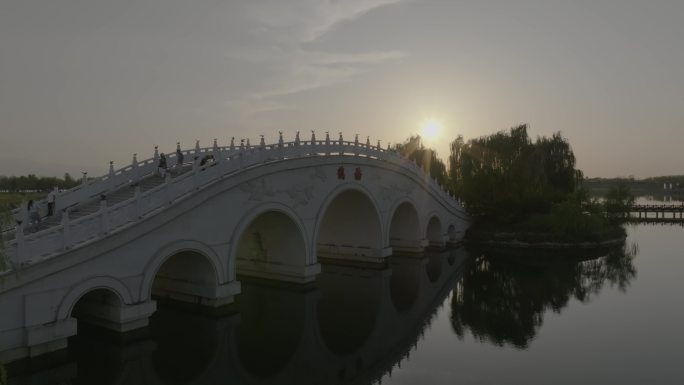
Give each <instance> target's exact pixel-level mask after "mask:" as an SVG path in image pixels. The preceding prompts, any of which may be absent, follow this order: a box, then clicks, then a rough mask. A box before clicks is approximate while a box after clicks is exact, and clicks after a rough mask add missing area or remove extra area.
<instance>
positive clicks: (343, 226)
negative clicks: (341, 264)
mask: <svg viewBox="0 0 684 385" xmlns="http://www.w3.org/2000/svg"><path fill="white" fill-rule="evenodd" d="M379 207H380V206H379V205H378V203H377V201H376V200H375V198H374V197H373V194H371V192H370V191H369V190H368V189H366V188H365V187H364V186H362V185H360V184H357V183H345V184H343V185H340V186H339V187H337V188H335V189H334V190H333V191H332V192H331V193H329V194H328V196H327V197H326V199H325V200H324V201H323V204H322V205H321V207H320V209H319V211H318V214H317V216H316V228H315V231H314V237H313V239H312V250H315V253H314V254H315V257H316V258H317V257H318V256H320V255H321V254H325V256H335V255H357V256H359V255H360V256H369V257H376V256H381V254H382V253H383V251H382V250H383V249H384V248H385V246H386V244H385V242H384V241H385V239H386V238H385V236H384V234H385V229H384V225H383V221H382V215H381V214H380V211H379V209H378V208H379ZM382 256H383V257H384V255H382Z"/></svg>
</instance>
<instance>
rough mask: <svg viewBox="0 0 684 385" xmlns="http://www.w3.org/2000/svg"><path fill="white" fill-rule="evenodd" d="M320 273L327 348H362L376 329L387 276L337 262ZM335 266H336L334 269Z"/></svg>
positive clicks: (321, 324) (346, 351)
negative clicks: (383, 276)
mask: <svg viewBox="0 0 684 385" xmlns="http://www.w3.org/2000/svg"><path fill="white" fill-rule="evenodd" d="M330 269H331V270H330V271H326V274H322V275H320V276H319V277H318V279H317V283H318V286H319V288H320V289H321V298H320V300H319V302H318V306H317V307H316V312H317V319H318V330H319V333H320V336H321V339H322V341H323V344H324V345H325V346H326V347H327V349H328V350H329V351H330V352H331V353H333V354H335V355H338V356H349V355H351V354H354V353H356V352H359V351H360V350H361V349H363V347H364V346H365V345H366V344H367V342H368V341H369V340H370V338H371V337H372V335H373V333H374V332H376V330H377V325H378V318H379V317H380V314H379V313H380V307H381V304H382V300H383V287H382V285H384V284H385V281H384V280H379V279H377V278H378V275H382V274H383V273H382V272H380V271H374V272H373V273H369V272H368V271H363V270H359V269H355V268H351V267H342V266H335V267H334V268H333V267H330ZM332 269H334V270H332Z"/></svg>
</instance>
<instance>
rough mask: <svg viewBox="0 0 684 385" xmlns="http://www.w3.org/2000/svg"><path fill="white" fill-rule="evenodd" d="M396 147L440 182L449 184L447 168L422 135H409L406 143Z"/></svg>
mask: <svg viewBox="0 0 684 385" xmlns="http://www.w3.org/2000/svg"><path fill="white" fill-rule="evenodd" d="M395 149H396V150H397V151H398V152H399V153H400V154H401V155H402V156H404V157H407V158H409V159H410V160H412V161H415V162H416V164H417V165H418V166H420V167H421V168H422V169H423V170H424V171H425V172H426V173H428V174H429V175H430V176H432V177H433V178H435V179H436V180H437V182H439V184H441V185H442V186H446V185H447V184H448V174H447V168H446V165H445V164H444V162H442V160H441V159H439V158H438V157H437V152H435V150H433V149H431V148H427V147H425V146H424V145H423V141H422V139H421V137H420V135H415V136H411V137H409V138H408V139H407V140H406V141H405V142H404V143H402V144H397V145H396V146H395Z"/></svg>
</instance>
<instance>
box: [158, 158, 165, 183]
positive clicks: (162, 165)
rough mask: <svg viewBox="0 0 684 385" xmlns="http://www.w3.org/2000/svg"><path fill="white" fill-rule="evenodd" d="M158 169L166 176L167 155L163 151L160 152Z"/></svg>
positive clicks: (163, 176) (160, 173)
mask: <svg viewBox="0 0 684 385" xmlns="http://www.w3.org/2000/svg"><path fill="white" fill-rule="evenodd" d="M157 171H159V176H160V177H162V178H165V177H166V155H164V153H163V152H162V153H161V154H159V165H158V166H157Z"/></svg>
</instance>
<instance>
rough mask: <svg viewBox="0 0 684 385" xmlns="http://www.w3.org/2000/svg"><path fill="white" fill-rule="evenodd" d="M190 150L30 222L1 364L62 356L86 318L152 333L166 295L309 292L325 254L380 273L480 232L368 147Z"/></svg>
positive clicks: (61, 200)
mask: <svg viewBox="0 0 684 385" xmlns="http://www.w3.org/2000/svg"><path fill="white" fill-rule="evenodd" d="M178 153H182V154H184V155H183V157H182V158H183V160H182V161H180V164H179V165H178V166H177V168H176V169H174V170H173V171H172V172H170V173H167V174H166V176H165V177H164V178H161V177H160V176H159V175H157V174H156V170H157V164H158V159H159V158H160V156H161V155H160V154H158V153H157V152H155V154H154V157H153V158H150V159H148V160H145V161H142V162H138V161H137V160H136V159H135V158H134V162H133V163H132V164H131V166H128V167H125V168H123V169H121V170H118V171H116V170H114V169H113V167H112V169H111V170H110V173H109V174H108V175H105V176H103V177H101V178H97V179H94V180H89V181H85V180H84V183H83V184H82V185H81V186H79V187H77V188H74V189H72V190H69V191H66V192H64V193H61V194H59V196H58V197H57V207H56V209H57V212H59V213H60V214H59V216H58V217H56V218H54V219H51V220H49V221H46V222H45V223H44V225H42V226H41V227H40V228H38V229H35V230H36V231H29V229H28V228H27V225H26V223H27V221H26V218H23V219H24V220H23V221H21V223H20V224H19V225H18V226H17V228H16V229H15V231H14V234H15V235H14V237H12V239H11V240H10V241H9V243H8V251H9V256H10V259H11V267H12V268H11V269H10V270H7V271H1V272H0V309H2V313H3V316H2V317H0V360H3V361H5V362H8V361H13V360H16V359H20V358H24V357H36V356H39V355H41V354H44V353H47V352H51V351H55V350H59V349H63V348H65V347H66V346H67V338H69V337H71V336H73V335H74V334H76V332H77V323H82V324H83V323H89V324H91V325H96V326H98V327H101V328H106V329H110V330H113V331H115V332H128V331H133V330H135V329H139V328H142V327H145V326H146V325H147V323H148V318H149V316H150V315H152V314H154V312H155V310H156V301H155V300H156V299H159V298H171V299H174V300H177V301H183V302H189V303H193V304H201V305H204V306H208V307H220V306H223V305H226V304H229V303H231V302H233V300H234V299H235V298H236V296H238V295H239V294H240V292H241V290H240V282H239V281H238V279H237V277H238V275H239V276H241V277H257V278H263V279H270V280H276V281H287V282H294V283H300V284H302V283H308V282H312V281H314V280H315V279H316V276H317V275H318V273H319V272H320V271H321V265H320V263H319V258H320V259H321V260H324V259H325V260H335V261H344V262H346V263H352V262H353V263H358V262H361V263H370V264H376V265H380V266H382V265H385V264H386V258H387V257H388V256H389V255H391V254H393V253H395V252H408V253H415V254H420V253H423V252H424V250H425V249H426V247H428V246H431V247H432V248H441V249H443V248H444V247H445V246H446V245H447V244H448V243H458V242H459V241H460V240H461V239H462V237H463V234H464V232H465V229H466V228H467V226H468V223H469V221H468V218H467V216H466V214H465V212H464V210H463V208H462V206H461V205H460V203H459V202H458V201H456V200H455V199H453V197H451V196H450V195H449V194H448V193H447V192H446V191H445V190H444V189H443V188H442V187H441V186H439V185H438V184H437V183H436V182H435V181H434V180H433V179H432V178H430V176H429V175H427V174H425V173H424V172H423V170H422V169H421V168H420V167H418V166H416V164H415V163H413V162H411V161H409V160H408V159H406V158H402V157H401V156H400V155H399V154H398V153H396V152H394V151H389V150H385V149H383V148H380V146H372V145H371V144H370V143H369V142H368V141H367V142H366V144H362V143H359V142H358V141H354V142H347V141H344V140H342V138H341V137H340V139H339V140H337V141H333V140H330V139H329V138H327V137H326V139H325V140H316V139H315V137H312V138H311V140H310V141H300V140H299V137H297V138H296V139H295V141H294V142H290V143H286V142H284V141H283V140H282V137H281V138H280V140H279V142H278V143H276V144H272V145H266V144H265V143H264V142H263V141H262V143H260V144H259V145H258V146H256V147H250V146H249V145H244V144H243V145H241V146H240V147H239V148H236V147H235V146H234V145H233V144H232V143H231V146H229V147H219V146H218V145H217V144H216V143H215V144H214V146H213V147H210V148H204V149H202V148H200V147H199V145H197V146H196V148H195V149H194V150H185V151H181V150H180V149H179V150H178ZM179 158H181V157H178V156H177V155H175V154H172V155H170V156H168V157H167V163H168V164H169V165H174V164H176V163H178V161H179ZM207 159H209V160H208V161H206V162H205V161H204V160H207ZM100 196H104V198H105V199H101V198H100ZM43 203H44V202H43ZM43 203H39V204H43ZM17 218H18V219H22V212H18V213H17Z"/></svg>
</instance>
